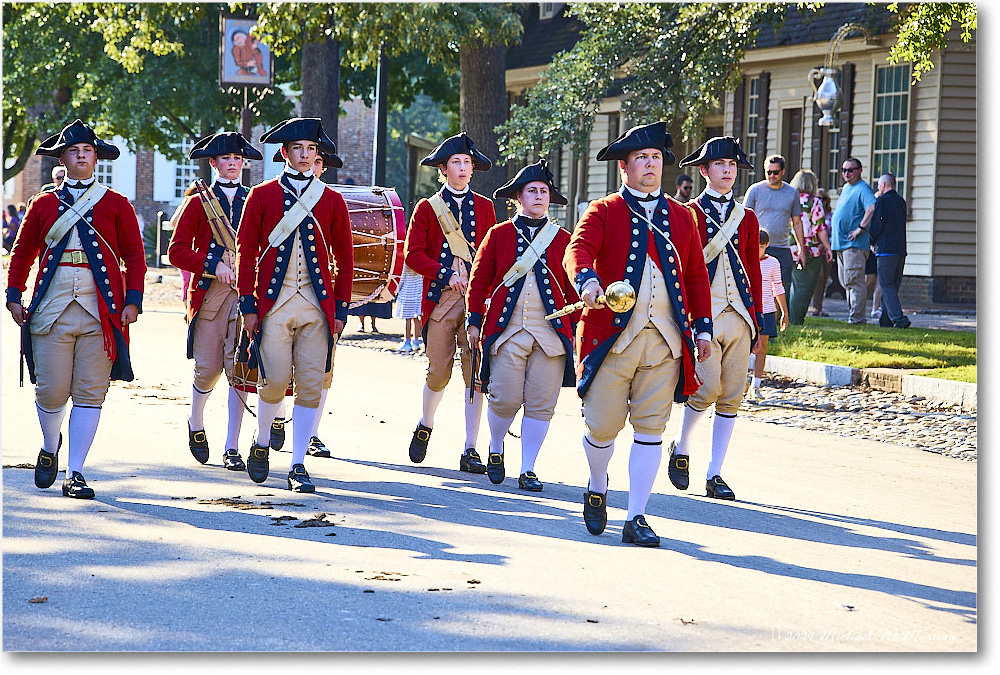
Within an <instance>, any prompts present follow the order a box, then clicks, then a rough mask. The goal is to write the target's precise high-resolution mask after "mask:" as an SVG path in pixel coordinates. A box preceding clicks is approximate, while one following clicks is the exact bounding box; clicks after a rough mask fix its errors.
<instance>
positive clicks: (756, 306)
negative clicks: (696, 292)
mask: <svg viewBox="0 0 1000 675" xmlns="http://www.w3.org/2000/svg"><path fill="white" fill-rule="evenodd" d="M688 207H689V208H690V209H691V211H692V212H693V213H694V214H695V217H696V218H697V220H698V233H699V235H700V237H701V245H702V247H703V248H704V247H705V246H707V245H708V242H709V240H710V239H711V238H712V237H714V236H715V234H716V232H718V227H719V224H718V223H717V222H716V221H715V220H714V219H711V218H708V217H707V216H706V215H705V214H706V212H707V211H708V209H709V208H711V209H712V212H713V215H714V213H717V211H716V210H715V207H714V206H709V200H708V198H707V196H706V195H705V194H704V193H703V194H702V195H701V196H700V197H698V198H697V199H693V200H691V201H690V202H688ZM732 239H733V245H734V246H735V247H736V248H737V249H738V250H739V262H737V259H736V253H735V252H734V251H733V249H732V247H730V246H726V248H725V250H724V251H723V252H722V253H720V254H719V257H717V258H716V259H715V260H713V261H711V262H710V263H708V279H709V284H711V282H712V280H713V279H715V272H716V270H717V269H718V266H719V258H721V257H722V256H724V255H727V256H729V263H730V266H731V267H732V268H733V276H735V277H736V285H737V287H738V288H739V291H740V296H741V297H742V298H743V304H744V305H745V306H746V308H747V311H748V312H749V313H750V316H751V318H753V320H754V323H755V324H756V331H755V332H759V330H760V325H761V322H762V321H763V316H762V314H761V307H763V303H762V301H761V280H760V224H759V223H758V222H757V214H755V213H754V212H753V209H747V210H746V213H745V214H744V215H743V220H742V221H740V225H739V227H738V228H737V229H736V233H735V234H734V235H733V237H732ZM740 263H742V269H741V266H740ZM743 270H746V276H744V274H743ZM747 277H749V279H748V278H747ZM748 281H749V284H748Z"/></svg>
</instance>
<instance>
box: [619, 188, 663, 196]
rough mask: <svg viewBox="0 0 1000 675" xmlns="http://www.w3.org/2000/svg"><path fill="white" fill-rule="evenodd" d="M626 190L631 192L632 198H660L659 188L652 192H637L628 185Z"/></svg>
mask: <svg viewBox="0 0 1000 675" xmlns="http://www.w3.org/2000/svg"><path fill="white" fill-rule="evenodd" d="M625 189H626V190H628V191H629V192H631V193H632V196H633V197H636V198H644V197H648V196H649V195H653V196H654V197H659V196H660V189H659V188H657V189H655V190H653V191H652V192H643V191H642V190H636V189H635V188H632V187H631V186H628V185H626V186H625Z"/></svg>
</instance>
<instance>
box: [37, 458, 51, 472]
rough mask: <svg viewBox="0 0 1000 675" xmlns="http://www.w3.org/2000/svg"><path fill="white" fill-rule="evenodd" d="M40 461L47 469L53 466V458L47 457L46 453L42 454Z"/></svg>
mask: <svg viewBox="0 0 1000 675" xmlns="http://www.w3.org/2000/svg"><path fill="white" fill-rule="evenodd" d="M38 463H39V464H41V465H42V466H43V467H45V468H46V469H47V468H49V467H50V466H52V459H51V458H49V457H46V456H45V455H42V456H41V457H39V458H38Z"/></svg>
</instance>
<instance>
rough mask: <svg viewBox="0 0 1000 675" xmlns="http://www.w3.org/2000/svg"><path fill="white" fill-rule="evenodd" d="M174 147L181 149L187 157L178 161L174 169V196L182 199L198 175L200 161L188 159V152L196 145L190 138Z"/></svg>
mask: <svg viewBox="0 0 1000 675" xmlns="http://www.w3.org/2000/svg"><path fill="white" fill-rule="evenodd" d="M173 147H175V148H177V149H178V150H180V151H181V152H182V153H183V154H184V157H185V159H182V160H180V161H179V162H177V166H176V168H175V169H174V197H175V198H177V199H180V198H181V197H183V196H184V191H185V190H187V187H188V186H189V185H190V184H191V181H193V180H195V179H196V178H197V177H198V163H197V162H195V161H192V160H189V159H187V154H188V153H189V152H191V148H192V147H194V141H192V140H191V139H190V138H185V139H183V140H181V142H180V143H176V144H174V146H173Z"/></svg>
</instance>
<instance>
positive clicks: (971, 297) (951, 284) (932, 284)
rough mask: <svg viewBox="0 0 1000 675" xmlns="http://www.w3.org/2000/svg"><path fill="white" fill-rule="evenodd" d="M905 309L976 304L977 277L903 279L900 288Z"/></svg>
mask: <svg viewBox="0 0 1000 675" xmlns="http://www.w3.org/2000/svg"><path fill="white" fill-rule="evenodd" d="M899 299H900V302H902V304H903V307H906V305H907V304H915V305H963V304H969V305H972V306H973V307H974V306H975V303H976V279H975V277H903V283H902V285H901V286H900V288H899Z"/></svg>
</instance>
